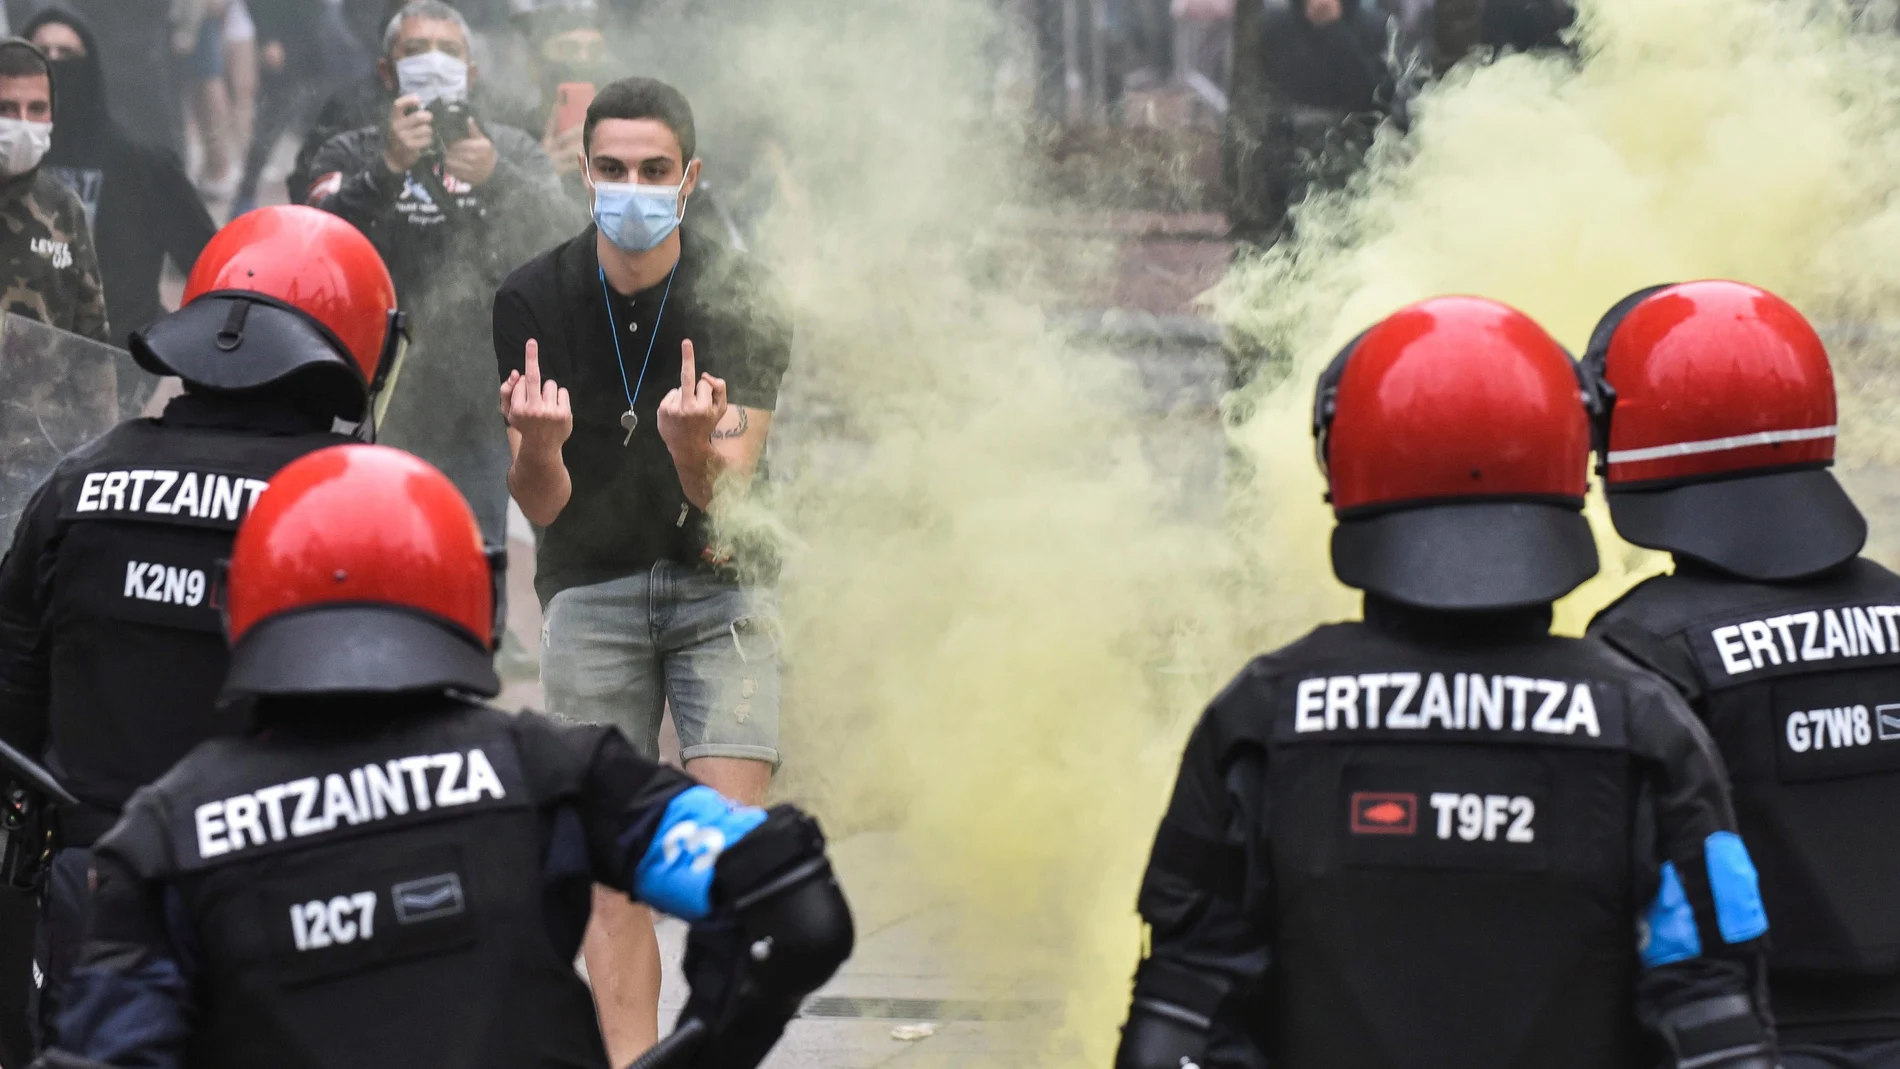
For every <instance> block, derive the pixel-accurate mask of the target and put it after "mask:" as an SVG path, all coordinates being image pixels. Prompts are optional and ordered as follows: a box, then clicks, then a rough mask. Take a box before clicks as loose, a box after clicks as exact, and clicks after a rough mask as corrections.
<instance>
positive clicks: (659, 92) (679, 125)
mask: <svg viewBox="0 0 1900 1069" xmlns="http://www.w3.org/2000/svg"><path fill="white" fill-rule="evenodd" d="M603 119H653V120H655V121H656V122H661V123H664V124H665V125H666V128H667V129H669V130H671V131H673V136H675V137H677V138H679V139H680V151H681V152H683V153H685V158H683V159H682V160H680V163H682V164H687V163H691V162H693V156H694V154H695V150H696V149H697V148H698V144H697V142H698V138H697V136H696V135H695V134H694V132H693V106H692V105H691V104H688V103H687V102H686V94H684V93H682V92H680V91H679V90H677V89H675V88H673V87H672V86H670V85H668V84H666V83H665V82H662V81H660V80H659V79H657V78H622V79H621V80H619V81H617V82H615V83H613V84H612V85H610V86H608V87H607V88H605V89H602V90H601V91H600V92H599V93H596V94H595V95H594V102H593V103H592V104H589V105H587V125H586V126H585V127H583V128H582V129H581V149H582V150H583V151H585V152H587V153H588V154H589V155H592V154H593V151H594V127H595V126H597V125H599V123H600V122H601V120H603Z"/></svg>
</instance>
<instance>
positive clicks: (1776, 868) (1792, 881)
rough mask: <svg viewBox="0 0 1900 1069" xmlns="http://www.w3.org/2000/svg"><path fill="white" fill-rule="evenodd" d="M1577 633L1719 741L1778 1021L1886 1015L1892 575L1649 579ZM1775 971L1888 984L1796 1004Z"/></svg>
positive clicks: (1896, 718) (1898, 709)
mask: <svg viewBox="0 0 1900 1069" xmlns="http://www.w3.org/2000/svg"><path fill="white" fill-rule="evenodd" d="M1591 631H1592V633H1594V634H1600V635H1601V636H1602V637H1603V638H1604V639H1605V640H1606V641H1608V642H1609V643H1610V644H1611V645H1614V646H1616V647H1618V648H1619V649H1622V650H1623V651H1624V652H1626V653H1628V654H1629V655H1631V656H1632V657H1634V658H1636V659H1637V660H1639V661H1641V662H1644V663H1646V664H1648V665H1649V666H1651V667H1653V668H1654V669H1656V670H1657V671H1658V672H1660V673H1662V674H1663V675H1665V676H1667V677H1668V678H1669V679H1670V680H1671V681H1672V682H1673V683H1675V684H1676V686H1677V687H1678V689H1680V690H1682V691H1683V692H1684V694H1685V695H1686V696H1687V697H1688V698H1689V700H1690V702H1691V704H1693V705H1694V706H1695V707H1696V710H1697V712H1698V713H1699V714H1700V715H1701V716H1702V717H1703V719H1704V720H1705V722H1706V723H1707V724H1708V727H1709V733H1710V734H1711V735H1712V736H1714V738H1715V741H1716V744H1717V746H1718V747H1719V748H1720V749H1721V751H1722V757H1723V759H1724V761H1725V762H1726V764H1727V765H1728V770H1729V775H1730V777H1731V780H1732V784H1733V790H1734V795H1735V808H1736V816H1737V819H1738V820H1739V822H1740V825H1741V830H1742V835H1743V838H1744V839H1745V840H1746V841H1747V844H1748V849H1749V852H1750V853H1751V854H1752V855H1753V856H1754V858H1755V862H1756V865H1757V867H1758V869H1759V871H1760V874H1761V894H1762V899H1763V901H1764V902H1765V904H1766V906H1767V908H1768V916H1769V918H1770V920H1771V923H1773V925H1774V935H1773V938H1772V939H1770V941H1769V965H1770V968H1771V969H1773V970H1775V971H1776V973H1777V976H1776V978H1775V980H1774V982H1773V983H1772V984H1771V988H1772V989H1773V991H1774V995H1775V1001H1776V1011H1777V1016H1778V1017H1781V1018H1782V1019H1783V1020H1784V1022H1793V1023H1800V1022H1802V1021H1805V1020H1810V1019H1813V1018H1816V1017H1825V1018H1830V1019H1835V1020H1839V1019H1842V1018H1845V1017H1852V1016H1855V1015H1857V1014H1858V1013H1859V1010H1868V1011H1872V1010H1876V1009H1881V1008H1884V1013H1883V1014H1882V1015H1883V1016H1888V1017H1900V909H1897V908H1896V907H1895V897H1896V894H1900V850H1895V849H1894V843H1895V842H1896V841H1900V577H1896V576H1895V575H1893V573H1891V572H1889V571H1887V570H1886V569H1885V568H1882V567H1880V566H1879V565H1877V564H1874V563H1872V562H1870V561H1865V560H1857V561H1854V562H1853V563H1851V564H1850V565H1849V566H1847V567H1846V568H1845V569H1843V570H1841V571H1840V572H1837V573H1835V574H1833V575H1831V576H1828V577H1825V578H1822V579H1818V580H1814V581H1809V582H1803V583H1790V584H1779V585H1768V584H1757V583H1751V582H1747V581H1745V580H1740V579H1729V578H1720V577H1704V576H1667V577H1661V578H1657V579H1652V580H1650V581H1648V582H1647V583H1644V584H1642V585H1641V586H1638V587H1637V588H1636V589H1635V590H1633V591H1631V592H1630V594H1629V595H1627V596H1626V597H1625V598H1624V599H1623V600H1622V601H1620V602H1618V603H1617V604H1616V605H1614V606H1612V607H1610V608H1609V609H1607V610H1605V611H1604V612H1603V613H1602V614H1601V615H1600V616H1598V617H1597V619H1596V621H1595V622H1594V623H1593V624H1592V625H1591ZM1790 973H1802V974H1812V976H1813V977H1815V978H1826V977H1830V976H1832V977H1835V978H1843V979H1845V978H1849V977H1856V976H1857V977H1862V978H1869V977H1882V978H1888V981H1887V982H1886V983H1882V984H1878V985H1875V987H1876V988H1877V989H1878V990H1872V989H1868V988H1865V987H1862V988H1861V989H1860V990H1859V993H1858V994H1859V996H1861V997H1856V995H1855V994H1853V993H1850V992H1849V991H1844V990H1840V989H1835V990H1833V991H1831V992H1829V993H1827V994H1826V995H1824V996H1823V997H1822V998H1820V999H1817V1000H1816V1001H1824V1002H1826V1003H1829V1004H1830V1005H1828V1006H1807V1005H1804V1004H1803V1003H1805V1002H1806V1001H1807V1000H1806V999H1802V998H1793V999H1792V1000H1791V999H1790V998H1788V997H1784V996H1795V995H1796V993H1797V992H1796V988H1797V986H1798V985H1797V982H1796V981H1795V979H1794V978H1793V977H1791V976H1789V975H1788V974H1790ZM1868 996H1871V998H1868ZM1862 1002H1871V1004H1869V1005H1864V1006H1860V1007H1859V1009H1855V1008H1854V1007H1856V1006H1857V1004H1860V1003H1862Z"/></svg>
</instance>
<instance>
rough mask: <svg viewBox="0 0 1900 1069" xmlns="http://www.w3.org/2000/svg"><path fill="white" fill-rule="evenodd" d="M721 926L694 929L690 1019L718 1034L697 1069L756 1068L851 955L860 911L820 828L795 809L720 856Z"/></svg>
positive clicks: (697, 1058) (699, 1056)
mask: <svg viewBox="0 0 1900 1069" xmlns="http://www.w3.org/2000/svg"><path fill="white" fill-rule="evenodd" d="M714 900H715V902H716V903H717V904H718V909H717V911H716V917H717V919H716V920H714V921H713V922H710V923H706V924H698V925H694V926H693V930H692V933H691V934H690V935H689V936H688V939H687V956H686V974H687V979H688V981H689V982H690V983H691V984H692V989H693V990H692V996H691V998H690V999H689V1000H688V1002H687V1005H686V1009H685V1011H684V1013H683V1014H682V1019H685V1018H697V1019H699V1020H701V1021H704V1022H705V1023H706V1024H707V1025H708V1027H709V1035H708V1038H707V1039H706V1041H705V1043H704V1044H703V1045H702V1046H701V1047H700V1048H699V1049H698V1051H697V1052H696V1053H695V1055H694V1057H693V1059H692V1062H691V1065H692V1069H752V1067H753V1066H756V1065H758V1064H759V1062H761V1061H763V1060H764V1059H765V1056H766V1054H767V1053H769V1052H770V1051H771V1049H772V1045H773V1044H774V1043H777V1042H778V1038H779V1036H780V1035H782V1034H783V1033H784V1031H785V1026H786V1025H787V1024H788V1023H790V1022H791V1020H792V1018H793V1017H795V1016H797V1014H798V1008H799V1005H800V1004H801V1003H802V1002H803V1001H804V998H805V996H806V995H808V994H810V993H811V992H813V991H815V990H817V989H818V988H819V987H820V986H821V985H823V984H824V982H825V981H826V980H829V979H830V978H831V975H832V974H833V973H835V972H837V971H838V966H840V965H842V964H844V961H845V959H846V958H848V957H850V956H851V948H852V945H853V943H854V942H855V941H856V933H855V930H854V928H853V925H852V920H851V907H850V905H849V904H848V903H847V902H846V901H845V898H844V894H843V892H842V891H840V890H839V888H838V881H837V880H836V879H835V878H834V877H833V876H832V872H831V863H830V861H829V860H827V859H826V857H825V838H824V835H823V833H822V832H820V831H819V830H818V824H817V822H816V821H814V820H812V819H811V818H810V817H808V816H806V815H804V814H803V813H800V812H799V811H798V810H796V809H793V808H791V807H789V806H780V807H778V808H776V809H774V810H772V812H771V814H770V815H769V816H768V817H767V819H766V821H765V823H764V824H761V825H759V826H758V827H757V828H756V829H754V830H753V831H751V832H749V833H748V834H747V835H746V836H745V838H743V839H741V840H739V841H738V842H737V843H734V844H733V845H732V846H731V847H728V848H727V849H726V851H725V852H724V853H723V854H721V855H720V857H719V861H718V863H717V866H716V870H715V877H714Z"/></svg>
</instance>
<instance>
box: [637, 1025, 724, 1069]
mask: <svg viewBox="0 0 1900 1069" xmlns="http://www.w3.org/2000/svg"><path fill="white" fill-rule="evenodd" d="M705 1041H706V1023H705V1022H704V1021H701V1020H700V1019H699V1018H697V1017H690V1018H688V1019H686V1020H684V1021H681V1022H680V1023H679V1026H678V1027H676V1028H674V1029H673V1034H672V1035H670V1036H667V1037H666V1038H665V1039H662V1040H660V1041H659V1042H658V1043H655V1044H654V1045H653V1047H652V1048H651V1049H650V1050H648V1051H647V1052H646V1053H645V1054H642V1055H640V1056H639V1057H638V1058H635V1059H634V1060H633V1064H631V1065H629V1066H627V1069H682V1067H683V1066H685V1064H686V1060H687V1059H688V1058H691V1057H692V1056H693V1054H694V1052H695V1051H697V1050H699V1047H700V1044H702V1043H704V1042H705Z"/></svg>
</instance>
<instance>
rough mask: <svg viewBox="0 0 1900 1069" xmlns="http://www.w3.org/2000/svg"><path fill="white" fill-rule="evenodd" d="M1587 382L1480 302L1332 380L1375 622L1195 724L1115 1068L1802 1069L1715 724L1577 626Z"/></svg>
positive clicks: (1346, 495)
mask: <svg viewBox="0 0 1900 1069" xmlns="http://www.w3.org/2000/svg"><path fill="white" fill-rule="evenodd" d="M1579 387H1580V382H1579V378H1578V375H1577V370H1576V366H1575V364H1574V363H1573V362H1572V361H1571V359H1570V357H1569V356H1568V355H1567V354H1566V353H1565V352H1564V351H1563V349H1562V348H1560V347H1559V346H1558V345H1557V343H1556V342H1555V341H1553V340H1551V338H1550V337H1549V336H1548V335H1547V334H1545V333H1544V332H1543V331H1542V330H1541V329H1540V328H1539V327H1538V326H1537V325H1536V324H1534V323H1532V322H1531V321H1530V320H1529V319H1527V318H1526V317H1524V316H1523V315H1522V314H1520V313H1518V312H1516V311H1513V310H1512V309H1509V308H1507V307H1504V306H1503V305H1499V304H1495V303H1493V302H1490V301H1485V300H1480V299H1476V298H1464V297H1450V298H1438V299H1435V300H1431V301H1426V302H1424V303H1422V304H1418V305H1414V306H1411V307H1409V308H1406V309H1403V310H1401V311H1399V312H1398V313H1396V314H1394V315H1393V316H1391V317H1390V318H1388V319H1386V320H1384V321H1383V322H1381V323H1379V324H1378V325H1377V326H1375V327H1373V328H1372V329H1371V330H1369V331H1367V332H1366V333H1365V334H1363V335H1362V336H1360V338H1358V339H1357V340H1355V341H1354V342H1353V344H1351V345H1349V346H1347V348H1346V350H1345V351H1344V352H1343V353H1341V354H1340V355H1339V357H1338V358H1337V359H1336V360H1335V361H1334V363H1333V364H1332V366H1331V367H1330V368H1329V369H1328V370H1327V371H1326V373H1325V374H1324V376H1323V377H1322V378H1321V381H1320V386H1319V393H1318V399H1317V402H1316V405H1315V412H1314V429H1315V433H1316V435H1317V437H1318V443H1319V455H1320V458H1321V463H1322V467H1323V468H1324V469H1325V471H1326V474H1327V478H1328V482H1329V486H1330V491H1331V500H1332V504H1333V508H1334V510H1335V514H1336V515H1337V517H1338V525H1337V527H1336V528H1335V529H1334V531H1333V537H1332V558H1333V569H1334V571H1335V573H1336V574H1337V575H1338V577H1339V578H1340V580H1341V581H1342V582H1344V583H1346V584H1347V585H1349V586H1353V587H1357V588H1359V589H1361V590H1363V591H1365V619H1364V620H1363V621H1362V622H1354V623H1343V624H1334V625H1331V626H1326V627H1321V628H1319V629H1318V630H1315V631H1313V632H1311V633H1310V634H1308V635H1307V636H1306V637H1305V638H1303V639H1301V640H1299V641H1298V642H1296V643H1294V644H1293V645H1291V646H1288V647H1285V648H1283V649H1281V650H1279V651H1277V652H1275V653H1272V654H1269V655H1267V656H1264V657H1261V658H1259V659H1257V660H1255V661H1254V662H1253V663H1251V664H1250V665H1248V666H1247V668H1246V669H1245V670H1244V671H1243V672H1242V673H1241V674H1240V676H1239V678H1237V679H1236V680H1234V682H1233V683H1232V684H1230V685H1229V686H1228V688H1227V689H1226V690H1225V691H1224V692H1223V693H1221V694H1220V695H1219V696H1218V697H1216V698H1215V699H1214V701H1213V703H1212V704H1211V705H1210V706H1209V707H1208V709H1207V712H1206V714H1205V715H1204V716H1203V718H1202V720H1201V722H1200V724H1199V725H1198V726H1197V727H1196V728H1195V730H1194V733H1193V735H1192V737H1191V738H1190V739H1189V741H1188V744H1187V751H1186V753H1185V755H1184V757H1183V760H1182V768H1181V773H1180V778H1179V780H1178V781H1177V783H1176V786H1175V790H1174V795H1173V799H1172V801H1171V802H1170V804H1169V807H1168V810H1167V812H1166V815H1165V816H1164V817H1163V818H1162V822H1161V827H1160V830H1159V832H1158V833H1157V835H1156V837H1155V844H1154V851H1153V855H1152V857H1151V859H1150V862H1149V866H1148V871H1147V874H1146V876H1145V878H1144V880H1143V883H1142V888H1141V895H1140V899H1139V906H1140V911H1141V915H1142V917H1143V918H1144V919H1145V920H1146V921H1147V923H1148V925H1149V926H1150V929H1151V935H1152V941H1151V950H1150V953H1149V955H1148V957H1147V959H1146V960H1144V961H1143V962H1142V963H1141V965H1140V968H1139V970H1138V971H1137V973H1136V978H1135V988H1134V999H1133V1005H1132V1007H1131V1009H1130V1012H1129V1017H1128V1023H1127V1025H1126V1026H1125V1028H1124V1029H1123V1033H1122V1041H1121V1049H1120V1052H1119V1055H1118V1057H1117V1061H1116V1064H1117V1066H1118V1069H1180V1067H1182V1066H1187V1065H1197V1066H1201V1067H1204V1069H1240V1067H1246V1069H1258V1067H1263V1066H1267V1065H1269V1064H1271V1065H1272V1066H1275V1067H1276V1069H1372V1067H1397V1066H1405V1067H1420V1069H1423V1067H1434V1069H1436V1067H1443V1069H1468V1067H1473V1066H1486V1067H1493V1069H1496V1067H1504V1066H1537V1067H1539V1069H1586V1067H1587V1069H1599V1067H1600V1069H1622V1067H1625V1066H1629V1065H1633V1064H1640V1063H1639V1061H1638V1059H1639V1057H1641V1056H1642V1055H1643V1054H1644V1053H1645V1052H1647V1053H1650V1054H1655V1055H1660V1056H1663V1060H1665V1061H1666V1064H1669V1065H1673V1066H1678V1067H1688V1066H1697V1067H1715V1066H1721V1067H1727V1069H1738V1067H1743V1066H1746V1067H1750V1069H1767V1067H1769V1066H1772V1065H1773V1061H1772V1058H1773V1047H1772V1037H1771V1035H1770V1033H1769V1032H1768V1030H1767V1028H1766V1027H1765V1026H1764V1024H1763V1017H1762V1015H1761V1013H1760V1012H1759V1009H1758V1007H1757V1006H1756V1004H1755V1000H1754V999H1753V998H1752V997H1751V977H1752V972H1753V965H1754V963H1755V962H1756V960H1757V959H1758V953H1759V951H1758V946H1759V941H1760V939H1761V937H1762V935H1763V934H1764V932H1765V931H1766V928H1767V924H1766V920H1765V919H1764V916H1763V911H1762V907H1761V902H1760V900H1759V898H1758V896H1757V894H1756V888H1755V876H1754V872H1753V869H1752V867H1751V865H1750V862H1749V859H1748V854H1747V851H1746V850H1745V849H1744V848H1743V846H1742V842H1741V840H1740V838H1739V837H1738V836H1737V834H1736V832H1735V821H1734V817H1733V815H1732V813H1731V811H1730V805H1729V798H1728V793H1727V789H1726V787H1725V786H1724V784H1723V781H1722V770H1721V767H1720V764H1719V762H1718V760H1717V758H1716V757H1715V755H1714V752H1713V750H1712V748H1711V747H1710V746H1709V743H1708V739H1707V736H1706V734H1705V733H1704V732H1703V731H1702V729H1701V727H1700V725H1698V724H1697V723H1696V720H1695V718H1694V716H1693V715H1692V714H1691V713H1690V712H1689V710H1688V709H1687V708H1686V707H1685V706H1684V704H1683V703H1682V701H1681V699H1680V698H1679V697H1678V696H1677V695H1676V694H1675V692H1674V691H1672V690H1670V689H1669V687H1668V685H1667V684H1665V683H1664V682H1663V681H1662V680H1660V679H1657V678H1655V677H1653V676H1651V675H1650V674H1648V673H1646V672H1643V671H1641V670H1639V669H1637V668H1635V667H1634V666H1632V665H1630V664H1629V663H1628V662H1627V661H1625V660H1623V659H1622V658H1620V657H1618V656H1616V655H1615V653H1614V652H1612V651H1611V650H1610V649H1608V648H1607V647H1605V646H1603V645H1602V644H1600V643H1596V642H1590V641H1584V640H1576V639H1565V638H1557V637H1553V636H1551V635H1550V633H1549V628H1550V623H1551V603H1552V602H1553V601H1555V600H1556V599H1557V598H1559V597H1561V596H1562V595H1563V594H1565V593H1566V592H1568V591H1569V590H1571V589H1572V588H1574V587H1575V586H1576V585H1577V584H1579V583H1581V582H1583V581H1584V580H1585V579H1587V578H1589V577H1590V576H1591V575H1592V574H1594V573H1595V571H1596V569H1597V557H1596V549H1595V545H1594V543H1593V542H1592V539H1591V535H1590V528H1589V526H1588V524H1587V523H1586V522H1585V520H1584V518H1583V516H1582V515H1581V512H1580V510H1581V508H1582V506H1583V501H1584V493H1585V483H1586V474H1587V461H1588V457H1589V449H1590V426H1589V421H1588V418H1587V416H1586V412H1585V405H1584V404H1583V403H1580V389H1579ZM1639 920H1640V921H1641V925H1640V928H1641V931H1642V932H1643V933H1644V934H1643V935H1641V936H1638V934H1637V932H1638V929H1639V924H1638V921H1639ZM1651 1060H1652V1061H1654V1060H1656V1059H1651Z"/></svg>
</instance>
